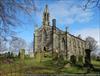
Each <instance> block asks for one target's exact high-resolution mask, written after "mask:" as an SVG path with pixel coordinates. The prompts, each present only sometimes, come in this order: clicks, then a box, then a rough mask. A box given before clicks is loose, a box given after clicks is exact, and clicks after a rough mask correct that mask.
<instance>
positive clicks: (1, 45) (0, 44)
mask: <svg viewBox="0 0 100 76" xmlns="http://www.w3.org/2000/svg"><path fill="white" fill-rule="evenodd" d="M6 50H7V47H6V41H5V40H4V39H3V38H2V37H1V36H0V52H4V51H6Z"/></svg>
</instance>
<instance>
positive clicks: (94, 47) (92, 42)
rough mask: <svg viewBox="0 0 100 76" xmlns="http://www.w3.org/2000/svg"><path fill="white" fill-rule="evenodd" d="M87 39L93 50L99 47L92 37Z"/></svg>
mask: <svg viewBox="0 0 100 76" xmlns="http://www.w3.org/2000/svg"><path fill="white" fill-rule="evenodd" d="M86 41H87V42H88V43H89V48H90V50H91V51H95V50H96V49H97V41H96V40H95V39H94V38H92V37H87V38H86Z"/></svg>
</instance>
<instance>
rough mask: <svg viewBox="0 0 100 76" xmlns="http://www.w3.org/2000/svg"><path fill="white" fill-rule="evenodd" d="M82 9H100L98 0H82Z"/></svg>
mask: <svg viewBox="0 0 100 76" xmlns="http://www.w3.org/2000/svg"><path fill="white" fill-rule="evenodd" d="M82 7H83V9H84V10H86V9H91V8H99V9H100V0H83V5H82Z"/></svg>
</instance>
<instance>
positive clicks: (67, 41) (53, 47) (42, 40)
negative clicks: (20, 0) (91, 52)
mask: <svg viewBox="0 0 100 76" xmlns="http://www.w3.org/2000/svg"><path fill="white" fill-rule="evenodd" d="M49 17H50V13H49V10H48V6H47V5H46V7H45V9H44V12H43V22H42V26H41V27H39V28H37V29H35V33H34V51H35V52H38V51H39V52H43V51H52V52H57V53H59V54H62V55H63V56H65V57H66V58H67V59H68V60H70V58H71V56H75V57H76V61H79V57H81V58H82V62H84V58H85V49H88V47H89V46H88V45H87V43H86V41H85V40H83V39H81V38H80V37H76V36H74V35H72V34H70V33H69V32H68V31H67V28H66V31H62V30H60V29H59V28H57V26H56V19H53V20H52V25H50V19H49Z"/></svg>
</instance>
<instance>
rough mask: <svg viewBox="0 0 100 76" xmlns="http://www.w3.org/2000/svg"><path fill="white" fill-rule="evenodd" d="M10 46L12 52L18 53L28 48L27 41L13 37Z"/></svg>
mask: <svg viewBox="0 0 100 76" xmlns="http://www.w3.org/2000/svg"><path fill="white" fill-rule="evenodd" d="M9 44H10V50H11V51H13V52H18V51H19V50H20V49H25V48H26V45H27V44H26V41H25V40H24V39H22V38H19V37H12V39H11V41H10V42H9Z"/></svg>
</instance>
